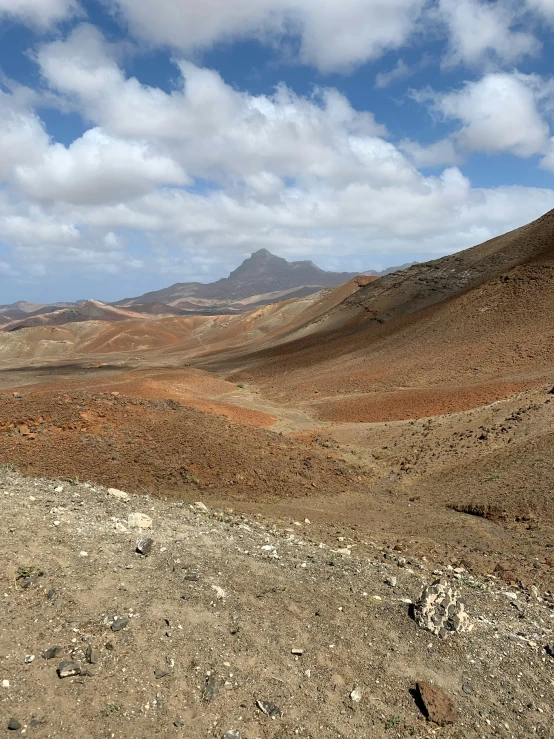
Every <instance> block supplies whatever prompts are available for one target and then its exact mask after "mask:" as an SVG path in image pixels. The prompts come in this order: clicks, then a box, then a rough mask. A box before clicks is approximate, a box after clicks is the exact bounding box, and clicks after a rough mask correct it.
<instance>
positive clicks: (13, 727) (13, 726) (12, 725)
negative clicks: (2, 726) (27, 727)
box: [8, 718, 21, 731]
mask: <svg viewBox="0 0 554 739" xmlns="http://www.w3.org/2000/svg"><path fill="white" fill-rule="evenodd" d="M8 729H9V730H10V731H19V729H21V724H20V723H19V721H18V720H17V719H16V718H11V719H10V720H9V721H8Z"/></svg>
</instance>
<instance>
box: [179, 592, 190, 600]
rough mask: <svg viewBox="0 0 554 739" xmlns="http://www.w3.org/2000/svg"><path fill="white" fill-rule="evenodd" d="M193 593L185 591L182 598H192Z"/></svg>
mask: <svg viewBox="0 0 554 739" xmlns="http://www.w3.org/2000/svg"><path fill="white" fill-rule="evenodd" d="M191 598H192V595H191V594H190V593H183V595H182V596H181V600H191Z"/></svg>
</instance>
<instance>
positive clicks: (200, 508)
mask: <svg viewBox="0 0 554 739" xmlns="http://www.w3.org/2000/svg"><path fill="white" fill-rule="evenodd" d="M191 508H192V510H193V511H196V512H197V513H209V512H210V509H209V508H208V506H207V505H204V503H201V502H200V501H198V502H197V503H195V504H194V505H191Z"/></svg>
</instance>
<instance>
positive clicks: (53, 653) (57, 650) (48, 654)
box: [42, 644, 63, 660]
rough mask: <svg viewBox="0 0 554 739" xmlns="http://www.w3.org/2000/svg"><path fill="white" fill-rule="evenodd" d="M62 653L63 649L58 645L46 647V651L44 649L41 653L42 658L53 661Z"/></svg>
mask: <svg viewBox="0 0 554 739" xmlns="http://www.w3.org/2000/svg"><path fill="white" fill-rule="evenodd" d="M62 652H63V648H62V647H60V645H59V644H56V646H54V647H48V649H45V650H44V652H43V653H42V656H43V657H44V659H46V660H48V659H54V658H55V657H59V656H60V654H61V653H62Z"/></svg>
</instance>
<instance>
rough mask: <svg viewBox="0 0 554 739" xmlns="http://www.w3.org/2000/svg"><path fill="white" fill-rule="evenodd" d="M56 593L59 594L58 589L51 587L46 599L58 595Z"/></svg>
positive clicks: (51, 598)
mask: <svg viewBox="0 0 554 739" xmlns="http://www.w3.org/2000/svg"><path fill="white" fill-rule="evenodd" d="M56 595H57V593H56V591H55V590H54V589H53V588H51V589H50V590H49V591H48V592H47V593H46V600H53V599H54V598H55V597H56Z"/></svg>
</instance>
